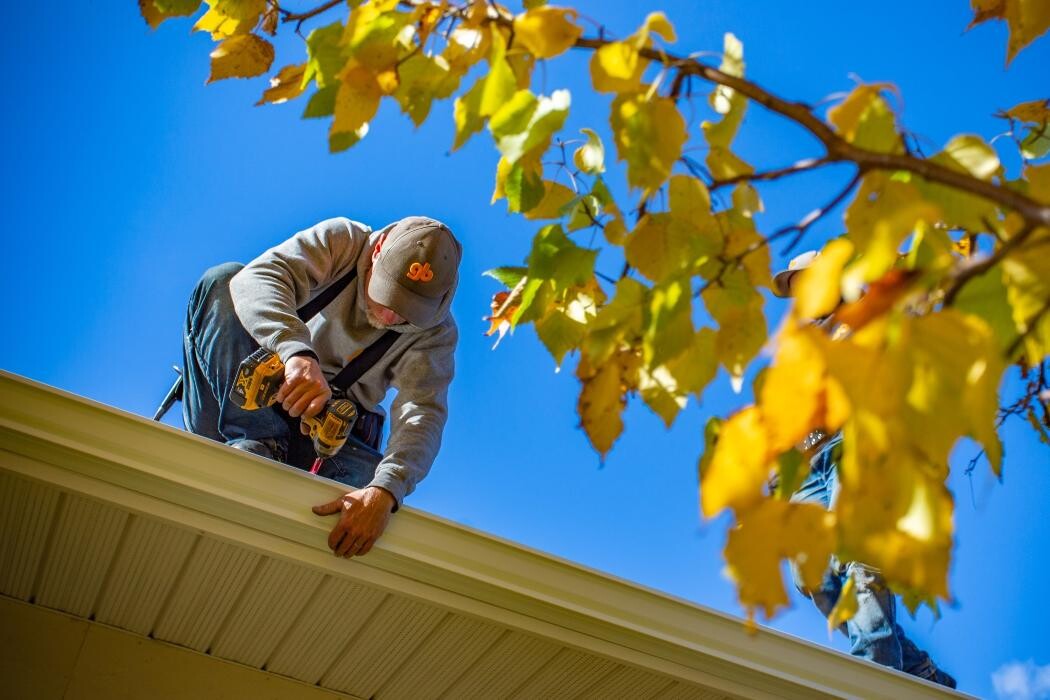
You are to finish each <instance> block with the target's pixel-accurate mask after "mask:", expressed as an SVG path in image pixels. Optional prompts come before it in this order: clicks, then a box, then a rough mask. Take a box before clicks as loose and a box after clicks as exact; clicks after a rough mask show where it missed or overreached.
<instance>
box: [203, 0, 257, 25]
mask: <svg viewBox="0 0 1050 700" xmlns="http://www.w3.org/2000/svg"><path fill="white" fill-rule="evenodd" d="M208 4H209V5H211V6H212V9H214V10H216V11H218V12H221V13H222V14H224V15H226V16H227V17H231V18H233V19H236V20H239V21H241V22H250V23H251V24H252V26H255V23H256V22H258V21H259V17H260V16H261V15H262V13H263V12H265V11H266V0H208ZM249 29H251V27H249Z"/></svg>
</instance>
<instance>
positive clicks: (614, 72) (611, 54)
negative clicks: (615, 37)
mask: <svg viewBox="0 0 1050 700" xmlns="http://www.w3.org/2000/svg"><path fill="white" fill-rule="evenodd" d="M648 65H649V59H647V58H642V57H641V56H639V54H638V49H637V47H635V46H634V44H632V43H630V42H628V41H614V42H612V43H609V44H606V45H605V46H602V47H601V48H600V49H598V50H597V51H595V52H594V53H593V54H592V55H591V83H592V84H593V85H594V89H595V90H597V91H598V92H633V91H636V90H638V89H639V88H640V86H641V81H642V74H643V73H645V68H646V66H648Z"/></svg>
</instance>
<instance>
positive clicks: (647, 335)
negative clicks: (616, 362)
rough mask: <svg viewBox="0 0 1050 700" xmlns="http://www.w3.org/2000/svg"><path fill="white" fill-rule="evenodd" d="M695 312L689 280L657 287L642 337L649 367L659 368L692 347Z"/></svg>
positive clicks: (652, 294)
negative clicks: (693, 316)
mask: <svg viewBox="0 0 1050 700" xmlns="http://www.w3.org/2000/svg"><path fill="white" fill-rule="evenodd" d="M692 310H693V305H692V290H691V289H690V286H689V280H688V278H686V279H673V280H668V281H666V282H664V283H662V284H658V285H656V286H655V287H653V289H652V291H651V293H650V295H649V308H648V314H647V319H646V320H647V325H646V328H645V332H644V334H643V336H642V359H643V360H644V362H645V366H646V367H649V368H654V367H658V366H660V365H662V364H664V363H665V362H667V361H668V360H671V359H673V358H674V357H676V356H678V354H679V353H681V352H682V351H684V350H685V349H686V348H688V347H689V345H690V344H691V343H692V341H693V320H692Z"/></svg>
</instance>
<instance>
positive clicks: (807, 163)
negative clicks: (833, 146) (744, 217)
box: [709, 156, 831, 190]
mask: <svg viewBox="0 0 1050 700" xmlns="http://www.w3.org/2000/svg"><path fill="white" fill-rule="evenodd" d="M830 162H831V161H830V160H829V159H828V157H827V156H824V157H822V158H806V159H804V160H800V161H798V162H797V163H795V164H794V165H789V166H787V167H786V168H777V169H776V170H766V171H764V172H760V173H745V174H741V175H734V176H733V177H727V178H726V179H724V180H714V181H713V182H712V183H711V185H710V187H709V189H712V190H717V189H718V188H720V187H726V186H728V185H735V184H737V183H738V182H765V181H768V180H779V179H780V178H782V177H787V176H788V175H795V174H796V173H804V172H806V171H807V170H815V169H816V168H819V167H821V166H822V165H827V164H828V163H830Z"/></svg>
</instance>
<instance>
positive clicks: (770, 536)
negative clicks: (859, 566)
mask: <svg viewBox="0 0 1050 700" xmlns="http://www.w3.org/2000/svg"><path fill="white" fill-rule="evenodd" d="M724 430H725V428H723V431H724ZM723 439H725V435H724V433H723V436H722V438H720V440H719V444H721V440H723ZM833 525H834V516H832V515H831V514H830V513H828V512H827V511H825V510H824V509H823V508H821V507H820V506H817V505H813V504H810V503H788V502H786V501H782V500H779V499H765V500H762V501H761V502H760V503H758V504H757V505H755V506H753V507H751V508H748V509H747V510H745V511H743V512H740V513H738V522H737V525H736V527H734V528H733V529H731V530H730V531H729V536H728V538H727V540H726V548H725V557H726V572H727V573H728V574H729V577H730V578H731V579H732V580H733V581H734V582H735V583H736V584H737V593H738V595H739V596H740V604H741V605H742V606H744V607H745V608H746V609H747V610H748V615H749V616H750V615H752V614H753V613H754V610H755V609H756V608H757V609H761V610H762V611H763V613H764V614H765V616H766V618H767V619H768V618H770V617H772V616H773V615H774V614H775V613H776V611H777V610H778V609H779V608H781V607H784V606H786V605H787V604H788V597H787V592H786V591H785V589H784V578H783V575H782V574H781V566H780V562H781V560H783V559H787V558H791V559H795V560H796V561H800V562H801V563H802V565H801V569H802V574H803V579H805V580H806V581H807V584H810V585H814V586H815V585H816V583H819V581H820V576H821V575H822V574H823V572H824V569H825V568H826V567H827V563H828V559H829V558H830V556H831V553H832V550H833V547H834V529H833ZM813 572H816V582H814V581H813Z"/></svg>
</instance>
